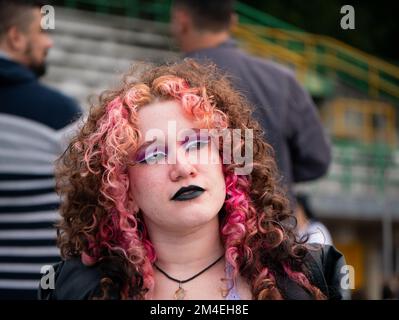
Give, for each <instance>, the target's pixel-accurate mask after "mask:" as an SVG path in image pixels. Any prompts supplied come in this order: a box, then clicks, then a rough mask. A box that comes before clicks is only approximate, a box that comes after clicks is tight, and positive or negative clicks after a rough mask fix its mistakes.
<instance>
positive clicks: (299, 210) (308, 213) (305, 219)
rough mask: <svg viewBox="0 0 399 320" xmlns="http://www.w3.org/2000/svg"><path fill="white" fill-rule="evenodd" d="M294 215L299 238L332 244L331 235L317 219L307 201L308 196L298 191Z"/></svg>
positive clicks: (309, 241)
mask: <svg viewBox="0 0 399 320" xmlns="http://www.w3.org/2000/svg"><path fill="white" fill-rule="evenodd" d="M295 209H296V210H295V217H296V219H297V231H298V235H299V238H300V239H307V241H306V242H308V243H319V244H323V245H331V246H332V245H333V241H332V237H331V234H330V232H329V231H328V229H327V227H326V226H325V225H324V224H323V223H321V222H320V221H318V220H317V218H316V216H315V214H314V213H313V210H312V208H311V206H310V203H309V196H308V195H305V194H302V193H298V194H297V195H296V208H295Z"/></svg>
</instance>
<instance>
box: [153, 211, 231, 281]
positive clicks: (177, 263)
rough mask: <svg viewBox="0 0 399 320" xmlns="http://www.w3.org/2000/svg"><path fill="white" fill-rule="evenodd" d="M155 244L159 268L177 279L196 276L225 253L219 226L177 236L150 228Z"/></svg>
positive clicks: (204, 227)
mask: <svg viewBox="0 0 399 320" xmlns="http://www.w3.org/2000/svg"><path fill="white" fill-rule="evenodd" d="M148 232H149V235H150V238H151V242H152V244H153V246H154V248H155V252H156V255H157V262H156V263H157V265H158V266H159V267H161V268H162V269H163V270H165V271H166V272H168V273H170V274H171V275H174V276H175V277H177V278H185V277H190V276H192V274H193V272H194V273H195V272H196V271H200V270H201V269H203V268H205V267H206V266H208V265H209V264H211V263H212V262H213V261H215V260H216V259H217V258H219V257H220V256H221V255H222V254H223V253H224V248H223V244H222V241H221V239H220V232H219V222H218V219H217V217H216V219H215V220H214V221H212V222H211V223H207V224H206V225H204V226H200V227H197V228H192V229H190V230H186V231H184V232H181V233H180V234H176V232H168V231H165V230H163V231H161V230H159V229H157V230H155V229H154V228H149V230H148Z"/></svg>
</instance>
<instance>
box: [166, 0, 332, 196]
mask: <svg viewBox="0 0 399 320" xmlns="http://www.w3.org/2000/svg"><path fill="white" fill-rule="evenodd" d="M171 19H172V20H171V28H172V33H173V35H174V37H175V39H176V41H177V44H178V45H179V47H180V49H181V50H182V51H183V52H184V53H185V55H186V56H187V57H191V58H195V59H198V60H200V61H210V62H213V63H215V64H216V65H217V66H218V67H219V68H220V69H222V70H223V71H225V72H227V74H230V75H231V76H232V81H233V83H234V85H235V86H236V88H237V89H238V90H240V91H241V92H242V93H243V94H244V95H245V96H246V97H247V99H248V100H249V101H250V102H251V103H252V105H253V106H254V108H255V117H256V119H257V120H258V121H259V122H260V124H261V125H262V127H263V129H264V131H265V137H266V139H267V141H268V142H269V143H270V144H271V145H272V146H273V148H274V151H275V153H276V161H277V165H278V167H279V170H280V173H281V175H282V185H283V186H284V187H285V189H286V190H287V191H288V194H289V196H290V198H291V200H292V203H293V204H294V203H295V200H294V199H295V198H294V196H293V192H292V189H291V185H292V183H294V182H304V181H309V180H313V179H316V178H319V177H321V176H323V175H324V174H325V173H326V172H327V169H328V166H329V164H330V158H331V154H330V144H329V141H328V140H327V138H326V136H325V134H324V132H323V128H322V125H321V122H320V120H319V116H318V112H317V109H316V107H315V105H314V103H313V101H312V99H311V97H310V96H309V94H308V93H307V92H306V91H305V90H304V89H303V88H302V87H301V86H300V85H299V83H298V82H297V81H296V79H295V76H294V73H293V72H292V71H290V70H289V69H287V68H285V67H283V66H281V65H278V64H276V63H274V62H272V61H267V60H262V59H259V58H256V57H253V56H250V55H248V54H247V53H245V52H243V51H241V50H239V49H238V48H237V45H236V43H235V41H234V40H232V39H231V36H230V30H231V28H232V26H233V25H234V23H235V21H236V17H235V15H234V1H233V0H224V1H212V0H174V3H173V5H172V11H171Z"/></svg>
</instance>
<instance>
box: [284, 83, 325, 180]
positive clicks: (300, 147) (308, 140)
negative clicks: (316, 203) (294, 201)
mask: <svg viewBox="0 0 399 320" xmlns="http://www.w3.org/2000/svg"><path fill="white" fill-rule="evenodd" d="M289 81H290V85H289V88H290V90H289V97H288V109H287V125H288V132H289V134H288V137H287V138H288V145H289V149H290V153H291V159H292V171H293V181H294V182H304V181H310V180H314V179H317V178H319V177H321V176H323V175H324V174H326V172H327V170H328V167H329V165H330V162H331V146H330V142H329V139H328V138H327V136H326V134H325V132H324V129H323V127H322V124H321V121H320V117H319V114H318V111H317V109H316V106H315V105H314V103H313V101H312V98H311V97H310V95H309V94H308V93H307V92H306V91H305V90H304V89H303V88H302V87H301V85H300V84H299V83H298V82H297V81H296V79H295V78H294V77H292V78H291V79H290V80H289Z"/></svg>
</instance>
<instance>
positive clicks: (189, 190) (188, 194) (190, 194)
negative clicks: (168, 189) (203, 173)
mask: <svg viewBox="0 0 399 320" xmlns="http://www.w3.org/2000/svg"><path fill="white" fill-rule="evenodd" d="M204 191H205V190H204V189H203V188H201V187H199V186H195V185H190V186H188V187H181V188H180V189H179V190H178V191H177V192H176V193H175V194H174V196H173V197H172V199H171V200H175V201H186V200H191V199H194V198H197V197H199V196H200V195H201V194H202V193H203V192H204Z"/></svg>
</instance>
